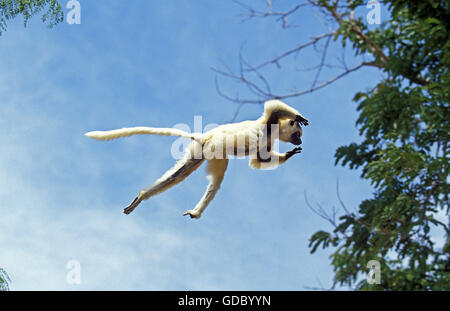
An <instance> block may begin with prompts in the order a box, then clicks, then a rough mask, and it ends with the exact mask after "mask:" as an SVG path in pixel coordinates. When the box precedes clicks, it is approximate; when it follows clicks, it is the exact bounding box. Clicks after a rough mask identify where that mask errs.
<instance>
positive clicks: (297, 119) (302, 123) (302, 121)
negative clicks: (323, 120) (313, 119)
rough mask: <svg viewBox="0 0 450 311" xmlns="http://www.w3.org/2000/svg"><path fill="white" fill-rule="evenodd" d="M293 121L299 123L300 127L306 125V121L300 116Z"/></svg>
mask: <svg viewBox="0 0 450 311" xmlns="http://www.w3.org/2000/svg"><path fill="white" fill-rule="evenodd" d="M295 121H297V122H299V123H300V124H301V125H305V126H306V125H308V120H307V119H305V118H303V117H302V116H301V115H297V116H296V117H295Z"/></svg>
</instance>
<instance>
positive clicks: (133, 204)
mask: <svg viewBox="0 0 450 311" xmlns="http://www.w3.org/2000/svg"><path fill="white" fill-rule="evenodd" d="M139 203H141V200H139V197H138V196H137V197H135V198H134V200H133V202H131V203H130V205H128V206H127V207H125V209H124V210H123V212H124V214H127V215H128V214H129V213H131V212H132V211H133V210H134V209H135V208H136V207H137V206H138V205H139Z"/></svg>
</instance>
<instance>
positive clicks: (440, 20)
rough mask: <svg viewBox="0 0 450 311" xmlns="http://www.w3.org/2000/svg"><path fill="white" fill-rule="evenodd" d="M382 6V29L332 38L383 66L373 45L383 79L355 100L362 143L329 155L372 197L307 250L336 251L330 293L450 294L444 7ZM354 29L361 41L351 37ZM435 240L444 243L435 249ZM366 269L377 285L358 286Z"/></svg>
mask: <svg viewBox="0 0 450 311" xmlns="http://www.w3.org/2000/svg"><path fill="white" fill-rule="evenodd" d="M347 2H348V3H349V5H350V7H354V5H355V4H356V3H357V1H347ZM384 2H385V3H386V4H388V5H389V8H390V10H391V14H392V15H391V19H390V20H389V21H386V23H385V25H384V26H383V27H379V28H377V29H374V30H370V31H369V30H367V28H366V27H365V26H364V25H362V24H361V21H360V20H355V21H349V20H347V21H345V22H343V23H342V24H341V25H340V29H339V36H341V37H342V38H343V43H344V42H345V41H350V42H351V43H352V45H353V48H354V50H355V54H361V53H366V52H369V53H372V55H373V56H374V58H375V59H376V61H377V62H379V61H382V60H381V59H380V54H379V53H378V54H377V53H376V51H375V52H374V50H373V49H372V46H371V45H370V43H371V42H372V43H374V44H375V45H377V46H379V47H380V48H381V49H382V51H383V53H384V54H385V55H386V59H387V61H386V63H385V66H382V68H381V69H382V70H383V71H384V72H385V73H386V78H385V79H383V80H382V81H379V82H378V83H377V84H376V85H375V86H374V88H373V89H371V90H369V91H364V92H358V93H357V94H356V95H355V96H354V101H355V102H357V103H358V106H357V110H358V112H359V118H358V120H357V123H356V126H357V127H358V128H359V131H360V135H361V136H362V141H361V142H360V143H350V144H348V145H347V146H341V147H339V148H338V149H337V150H336V154H335V159H336V164H341V165H343V166H346V165H348V166H349V168H350V169H361V170H362V177H363V178H364V179H367V180H368V181H369V182H370V183H371V184H372V185H373V187H374V193H373V196H372V197H371V198H369V199H367V200H364V201H363V202H361V204H360V205H359V208H358V212H357V213H354V214H347V213H348V212H347V211H346V214H344V215H343V216H342V217H341V218H340V219H339V223H337V224H336V225H335V229H334V231H333V233H327V232H323V231H319V232H317V233H316V234H314V235H313V236H312V237H311V240H310V247H311V248H312V252H315V251H316V250H317V248H318V247H319V246H322V247H323V248H327V247H335V250H334V253H333V254H332V255H331V258H332V265H333V266H334V269H335V272H336V274H335V279H334V281H335V284H342V285H348V286H352V285H355V286H356V288H357V289H360V290H371V289H385V290H436V289H438V290H443V289H446V290H450V242H449V236H450V229H449V218H448V217H449V205H448V201H449V200H448V199H449V189H450V187H449V183H448V181H449V179H448V176H449V173H450V164H449V163H450V161H449V145H450V144H449V134H450V126H449V119H450V111H449V99H450V73H449V70H448V69H449V68H450V40H449V38H450V8H449V6H450V4H449V3H448V2H443V1H407V0H393V1H384ZM358 3H359V2H358ZM341 14H342V16H345V14H343V13H342V12H341ZM352 25H353V26H352ZM354 25H356V27H358V29H359V30H361V31H362V32H363V36H365V37H366V38H368V40H361V37H362V36H361V35H359V36H357V35H355V29H352V27H355V26H354ZM438 214H440V215H441V216H440V217H442V215H445V217H446V218H447V219H446V220H445V221H443V220H442V219H441V218H438V216H437V215H438ZM437 234H439V235H440V236H439V237H436V235H437ZM436 238H437V239H438V240H439V239H441V240H443V241H445V242H444V246H443V247H442V246H438V245H436ZM374 259H376V260H378V261H379V262H380V263H381V273H382V275H381V280H382V281H381V284H379V285H369V284H367V282H366V281H365V280H362V281H359V280H361V277H362V276H364V275H366V273H367V272H366V269H365V266H366V264H367V262H369V261H370V260H374ZM358 281H359V282H358Z"/></svg>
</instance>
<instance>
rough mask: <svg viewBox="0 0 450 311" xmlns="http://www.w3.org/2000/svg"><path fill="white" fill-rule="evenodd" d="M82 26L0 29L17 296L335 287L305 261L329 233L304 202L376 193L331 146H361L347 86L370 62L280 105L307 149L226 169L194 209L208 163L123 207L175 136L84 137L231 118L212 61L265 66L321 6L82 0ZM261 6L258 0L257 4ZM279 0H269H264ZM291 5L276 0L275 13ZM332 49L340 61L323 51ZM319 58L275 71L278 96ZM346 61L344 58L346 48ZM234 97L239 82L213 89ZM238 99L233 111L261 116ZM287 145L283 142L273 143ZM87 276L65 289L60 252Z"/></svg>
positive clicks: (308, 29)
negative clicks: (255, 16)
mask: <svg viewBox="0 0 450 311" xmlns="http://www.w3.org/2000/svg"><path fill="white" fill-rule="evenodd" d="M80 2H81V5H82V8H81V12H82V19H81V25H69V24H67V23H63V24H61V25H58V26H57V27H56V28H54V29H51V30H49V29H47V28H45V26H44V25H43V24H42V23H41V22H40V20H39V18H34V19H32V20H31V21H30V22H29V25H28V26H27V28H24V27H23V23H22V20H21V18H18V19H16V20H13V21H11V22H10V23H9V26H8V30H7V32H6V33H4V34H3V35H2V36H1V37H0V116H1V117H0V144H1V146H2V152H1V153H0V215H1V216H0V228H1V233H0V266H1V267H3V268H4V269H5V270H6V271H7V272H8V273H9V275H10V277H11V279H12V283H11V288H12V289H14V290H28V289H33V290H303V289H305V287H322V286H323V287H329V286H331V283H332V277H333V271H332V267H331V266H330V260H329V258H328V256H329V254H330V252H329V251H328V250H326V251H322V250H319V251H318V252H317V253H316V254H314V255H311V254H310V253H309V249H308V239H309V237H310V236H311V235H312V234H313V233H314V232H316V231H318V230H323V229H330V226H329V224H328V223H326V222H325V221H324V220H322V219H321V218H319V217H318V216H317V215H315V214H314V213H313V212H312V211H311V210H309V209H308V207H307V206H306V204H305V200H304V192H305V191H306V192H307V194H308V198H309V201H310V202H311V203H313V204H315V203H319V204H322V205H323V206H324V207H331V206H333V205H336V206H337V205H338V200H337V197H336V181H337V179H338V178H339V184H340V190H341V196H342V198H343V200H344V201H345V202H346V204H347V206H349V207H350V208H353V209H354V208H356V207H357V205H358V203H359V202H360V201H361V200H362V199H364V198H367V197H368V196H370V193H371V191H372V188H371V187H370V185H369V184H368V183H367V182H365V181H363V180H361V179H360V178H359V175H360V173H359V172H358V171H349V170H348V169H346V168H342V167H335V166H334V158H333V155H334V152H335V150H336V148H337V147H339V146H341V145H344V144H348V143H350V142H353V141H358V140H359V138H358V131H357V129H356V128H355V120H356V118H357V114H356V111H355V110H356V109H355V108H356V104H355V103H353V102H352V100H351V99H352V97H353V96H354V94H355V93H356V92H357V91H360V90H364V89H366V88H368V87H371V86H373V85H375V83H376V82H377V81H378V80H379V79H380V73H379V72H378V71H376V70H373V69H364V70H361V71H359V72H356V73H354V74H353V75H350V76H348V77H347V78H345V79H343V80H341V81H339V82H337V83H335V84H333V85H331V86H330V87H327V88H325V89H323V90H320V91H318V92H316V93H313V94H310V95H307V96H303V97H300V98H295V99H291V100H287V101H286V102H287V103H288V104H290V105H292V106H294V107H295V108H297V109H298V110H300V111H301V112H302V113H303V114H304V115H305V116H306V117H307V118H308V119H309V121H310V126H308V127H307V128H305V130H304V137H303V142H304V143H303V153H302V154H300V155H298V156H295V157H294V158H292V159H291V160H289V161H288V162H287V163H286V164H284V165H283V166H281V167H279V168H278V169H276V170H272V171H258V170H252V169H250V168H249V167H248V165H247V162H248V161H247V160H242V159H235V160H232V161H231V162H230V164H229V166H228V170H227V173H226V176H225V180H224V182H223V184H222V188H221V190H220V191H219V193H218V194H217V196H216V198H215V199H214V200H213V202H212V203H211V204H210V206H209V207H208V208H207V210H206V211H205V213H204V214H203V216H202V218H201V219H199V220H191V219H188V218H186V217H182V213H183V212H184V211H185V210H187V209H191V208H193V207H194V206H195V204H196V203H197V201H198V200H199V199H200V197H201V196H202V194H203V192H204V190H205V187H206V185H207V180H206V178H205V169H204V166H203V167H201V168H200V169H199V170H198V171H196V172H195V173H194V174H192V175H191V176H190V177H189V178H188V179H186V181H184V182H183V183H182V184H179V185H177V186H176V187H174V188H172V189H170V190H169V191H167V192H165V193H163V194H161V195H158V196H156V197H154V198H151V199H150V200H148V201H145V202H144V203H143V204H141V206H139V208H138V209H137V210H136V211H135V212H133V213H132V214H131V215H129V216H126V215H124V214H123V213H122V210H123V207H125V206H126V205H127V204H128V203H129V202H130V201H131V200H132V199H133V198H134V196H135V195H136V194H137V193H138V191H139V190H141V189H142V188H144V187H147V186H149V185H150V184H151V183H153V182H154V181H155V180H156V179H157V178H159V177H160V176H161V175H162V173H163V172H164V171H165V170H166V169H168V168H169V167H171V166H172V165H173V162H174V159H173V158H172V156H171V153H170V148H171V144H172V142H173V141H174V139H173V138H170V137H156V136H139V137H130V138H127V139H122V140H116V141H111V142H98V141H93V140H90V139H88V138H86V137H85V136H83V134H84V133H85V132H88V131H91V130H106V129H115V128H121V127H127V126H138V125H142V126H155V127H172V126H174V125H175V124H179V123H185V124H187V125H189V126H191V127H193V122H194V116H202V117H203V124H204V125H206V124H208V123H223V122H226V121H228V120H230V119H231V117H232V116H233V113H234V110H235V108H236V106H235V105H234V104H232V103H230V102H228V101H226V100H225V99H223V98H222V97H220V96H219V95H218V94H217V92H216V89H215V85H214V73H213V72H212V71H211V67H220V66H221V62H224V63H227V64H229V65H230V66H232V67H233V68H236V67H237V63H238V51H239V48H240V46H241V45H242V44H243V42H246V47H245V50H244V51H245V55H246V56H247V59H249V60H250V61H252V63H259V62H260V61H262V60H265V59H268V58H270V57H273V56H275V55H277V54H278V53H280V52H282V51H283V50H284V49H287V48H292V47H293V46H295V45H296V44H297V43H299V42H302V41H305V40H307V39H308V38H309V37H311V36H313V35H317V34H319V33H321V31H322V29H323V28H321V27H323V26H321V25H322V24H321V23H320V20H319V18H318V16H319V15H314V14H312V11H305V12H304V13H300V14H297V15H295V16H294V17H293V18H295V19H293V23H295V24H296V25H298V27H296V28H292V29H288V30H284V29H282V28H281V25H280V24H279V23H276V22H275V21H274V20H268V19H265V20H252V21H248V22H245V23H241V18H240V17H239V14H240V13H242V11H241V9H240V8H239V7H238V6H237V5H236V4H234V3H233V2H232V1H206V0H201V1H181V0H179V1H178V0H177V1H133V2H132V3H131V2H127V1H118V0H114V1H111V0H109V1H106V0H97V1H80ZM62 3H63V4H64V3H65V1H64V0H63V1H62ZM261 3H262V4H264V3H265V1H261ZM274 3H275V4H276V2H275V1H274ZM287 3H288V2H287V1H280V2H279V5H280V6H281V8H283V7H287V6H288V5H287ZM330 53H331V55H334V54H336V55H338V54H340V50H339V49H333V50H332V51H331V52H330ZM314 57H315V54H314V52H313V51H310V52H306V53H305V54H300V55H298V56H297V57H296V58H291V59H288V60H286V61H285V62H283V63H282V69H280V70H278V69H276V68H271V69H270V77H271V80H272V83H273V86H274V87H275V88H277V90H284V89H289V88H293V87H295V86H297V87H302V86H303V85H307V83H311V81H312V73H305V72H300V71H296V70H284V69H286V68H287V69H295V68H297V67H301V66H308V65H310V61H311V59H313V58H314ZM348 61H349V63H351V62H352V57H351V53H348ZM223 83H224V84H223V85H224V88H225V90H227V91H229V92H232V93H234V91H235V90H234V89H233V88H234V87H235V88H239V86H238V85H235V84H232V83H227V82H223ZM261 112H262V107H261V106H245V107H244V108H243V109H242V111H241V113H240V114H239V116H238V120H245V119H255V118H257V117H259V115H260V114H261ZM280 147H281V149H282V150H287V149H288V148H290V146H280ZM72 259H74V260H77V261H79V262H80V264H81V284H79V285H70V284H68V283H67V282H66V274H67V272H68V269H67V268H66V264H67V262H68V261H70V260H72Z"/></svg>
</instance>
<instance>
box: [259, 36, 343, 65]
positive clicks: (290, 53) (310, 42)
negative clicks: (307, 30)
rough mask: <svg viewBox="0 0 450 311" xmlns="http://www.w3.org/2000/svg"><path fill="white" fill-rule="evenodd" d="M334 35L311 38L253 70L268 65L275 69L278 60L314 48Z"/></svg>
mask: <svg viewBox="0 0 450 311" xmlns="http://www.w3.org/2000/svg"><path fill="white" fill-rule="evenodd" d="M334 35H335V33H334V32H330V33H326V34H323V35H320V36H316V37H313V38H311V40H310V41H308V42H306V43H304V44H301V45H298V46H296V47H295V48H293V49H290V50H288V51H286V52H284V53H282V54H280V55H278V56H277V57H275V58H272V59H270V60H268V61H265V62H263V63H261V64H259V65H257V66H255V67H254V68H255V69H261V68H263V67H265V66H267V65H270V64H274V65H276V66H277V67H279V62H280V60H282V59H283V58H286V57H288V56H289V55H292V54H295V53H298V52H300V51H301V50H303V49H305V48H307V47H309V46H314V45H315V44H317V43H318V42H319V41H320V40H322V39H324V38H331V37H332V36H334Z"/></svg>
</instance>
